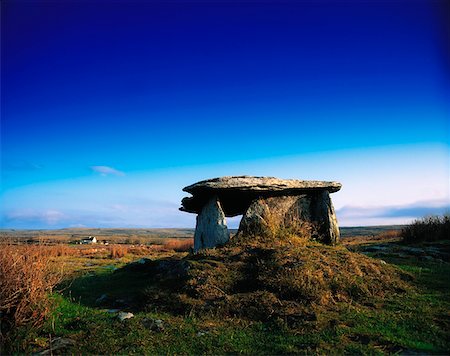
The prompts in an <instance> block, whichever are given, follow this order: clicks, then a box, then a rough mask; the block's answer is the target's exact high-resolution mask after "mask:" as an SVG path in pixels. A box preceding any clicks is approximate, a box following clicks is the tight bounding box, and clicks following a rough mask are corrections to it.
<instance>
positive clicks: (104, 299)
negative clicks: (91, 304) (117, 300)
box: [95, 294, 109, 304]
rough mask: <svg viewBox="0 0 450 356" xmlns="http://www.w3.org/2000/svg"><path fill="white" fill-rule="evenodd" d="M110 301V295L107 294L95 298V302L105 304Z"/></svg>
mask: <svg viewBox="0 0 450 356" xmlns="http://www.w3.org/2000/svg"><path fill="white" fill-rule="evenodd" d="M108 301H109V297H108V295H107V294H102V295H101V296H100V297H98V298H97V299H96V300H95V304H104V303H106V302H108Z"/></svg>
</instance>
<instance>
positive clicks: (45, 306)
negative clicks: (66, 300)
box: [0, 244, 63, 342]
mask: <svg viewBox="0 0 450 356" xmlns="http://www.w3.org/2000/svg"><path fill="white" fill-rule="evenodd" d="M62 276H63V273H62V269H61V268H57V266H56V265H55V264H52V263H51V260H50V256H49V254H48V253H46V251H45V249H44V248H43V247H40V246H13V245H8V244H3V245H2V246H1V248H0V318H1V319H0V321H1V323H0V341H2V342H5V340H7V338H8V336H9V333H10V332H11V331H12V330H13V329H15V328H17V327H19V326H23V325H27V324H28V325H30V326H33V327H38V326H40V325H42V323H43V321H44V319H45V317H46V316H47V314H48V313H49V312H50V310H51V305H52V303H51V300H50V298H49V297H48V295H49V293H51V292H52V290H53V288H54V287H55V286H56V284H58V283H59V282H61V280H62Z"/></svg>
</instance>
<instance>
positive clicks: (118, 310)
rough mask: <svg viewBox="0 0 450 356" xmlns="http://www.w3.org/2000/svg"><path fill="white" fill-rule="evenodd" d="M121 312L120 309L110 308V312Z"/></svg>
mask: <svg viewBox="0 0 450 356" xmlns="http://www.w3.org/2000/svg"><path fill="white" fill-rule="evenodd" d="M118 312H120V309H108V313H111V314H115V313H118Z"/></svg>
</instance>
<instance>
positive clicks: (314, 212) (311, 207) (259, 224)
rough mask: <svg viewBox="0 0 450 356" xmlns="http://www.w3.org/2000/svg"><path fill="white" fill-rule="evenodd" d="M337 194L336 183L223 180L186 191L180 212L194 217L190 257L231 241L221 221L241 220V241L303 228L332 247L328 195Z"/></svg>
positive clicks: (334, 236) (334, 237) (333, 224)
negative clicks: (195, 220) (189, 213)
mask: <svg viewBox="0 0 450 356" xmlns="http://www.w3.org/2000/svg"><path fill="white" fill-rule="evenodd" d="M339 189H341V184H340V183H337V182H325V181H306V180H295V179H278V178H274V177H249V176H235V177H221V178H214V179H208V180H204V181H201V182H198V183H195V184H193V185H190V186H187V187H185V188H184V189H183V190H184V191H186V192H188V193H191V194H192V197H186V198H184V199H183V200H182V207H181V208H180V210H183V211H187V212H191V213H197V214H198V216H197V226H196V231H195V235H194V251H198V250H200V249H203V248H211V247H215V246H218V245H222V244H224V243H226V242H227V241H228V240H229V239H230V235H229V232H228V230H227V227H226V221H225V217H226V216H236V215H241V214H243V215H244V216H243V219H242V221H241V224H240V226H239V232H238V233H239V234H240V235H241V236H242V235H250V236H251V235H261V234H268V233H269V234H272V235H274V231H275V230H277V229H280V228H285V227H287V228H290V229H296V228H302V229H308V231H314V232H315V233H316V235H315V236H316V238H318V239H320V240H321V241H323V242H324V243H328V244H335V243H336V242H337V241H338V240H339V228H338V225H337V220H336V215H335V213H334V208H333V205H332V203H331V199H330V193H333V192H336V191H338V190H339ZM298 231H300V230H298ZM305 232H307V231H305Z"/></svg>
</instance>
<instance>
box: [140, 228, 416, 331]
mask: <svg viewBox="0 0 450 356" xmlns="http://www.w3.org/2000/svg"><path fill="white" fill-rule="evenodd" d="M151 264H152V267H151V268H152V269H153V272H154V273H152V274H151V275H152V279H153V281H154V282H155V283H154V284H153V285H152V287H151V288H149V289H148V290H147V303H148V304H147V305H148V307H150V308H157V309H163V310H167V311H169V310H170V311H172V312H173V311H174V310H177V311H179V312H180V313H189V314H190V315H192V314H199V315H200V314H201V315H204V314H210V315H211V316H216V317H217V316H224V317H239V318H245V319H250V320H259V321H265V320H274V319H275V320H277V319H281V320H284V321H285V322H287V323H288V324H295V323H297V322H304V321H307V320H311V319H314V318H315V310H317V308H319V309H323V308H334V306H335V305H337V304H338V303H340V302H348V303H361V304H364V303H373V301H374V298H375V299H376V298H382V297H383V296H385V295H386V294H387V293H389V294H393V293H400V292H403V291H405V290H406V289H408V288H409V287H408V284H407V283H406V282H405V280H406V279H408V278H409V275H408V274H406V273H404V272H401V271H400V270H398V269H397V268H395V267H393V266H390V265H388V264H386V263H384V262H383V261H380V260H374V259H372V258H369V257H366V256H364V255H361V254H358V253H353V252H350V251H348V250H347V249H345V248H344V247H330V246H325V245H322V244H318V243H314V242H308V241H306V240H304V239H298V238H295V237H292V236H291V237H290V238H289V239H284V240H283V239H278V240H271V241H270V240H269V241H268V240H263V239H257V238H255V239H238V240H236V241H233V242H232V243H231V244H228V245H227V246H225V247H223V248H218V249H211V250H205V251H203V252H200V253H198V254H196V255H188V256H187V257H185V258H184V259H183V260H181V261H174V260H173V261H162V262H161V261H160V262H157V261H154V262H152V263H151ZM161 264H162V265H161Z"/></svg>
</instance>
